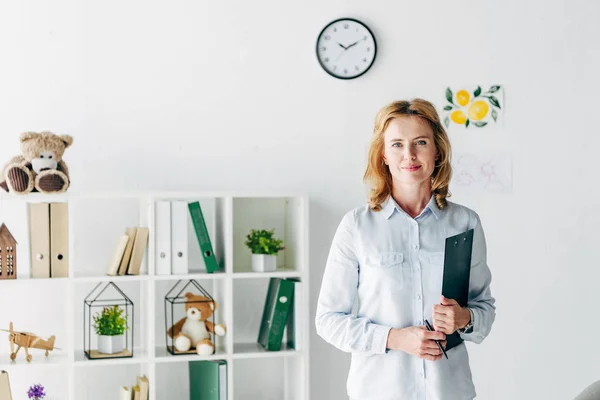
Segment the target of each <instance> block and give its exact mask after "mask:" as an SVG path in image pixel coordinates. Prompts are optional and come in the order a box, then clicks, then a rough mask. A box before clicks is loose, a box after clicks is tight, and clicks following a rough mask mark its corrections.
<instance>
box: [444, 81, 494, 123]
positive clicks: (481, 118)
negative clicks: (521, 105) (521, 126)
mask: <svg viewBox="0 0 600 400" xmlns="http://www.w3.org/2000/svg"><path fill="white" fill-rule="evenodd" d="M503 114H504V88H503V87H502V86H501V85H489V86H480V85H474V86H462V87H457V88H451V87H447V88H446V93H445V102H444V107H443V111H442V121H443V122H444V126H445V127H446V128H447V129H448V128H455V127H463V128H474V129H479V128H484V127H489V126H496V125H502V119H503Z"/></svg>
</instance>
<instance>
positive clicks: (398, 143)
mask: <svg viewBox="0 0 600 400" xmlns="http://www.w3.org/2000/svg"><path fill="white" fill-rule="evenodd" d="M400 146H401V144H400V142H396V143H392V147H400Z"/></svg>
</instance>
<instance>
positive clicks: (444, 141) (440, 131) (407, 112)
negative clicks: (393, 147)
mask: <svg viewBox="0 0 600 400" xmlns="http://www.w3.org/2000/svg"><path fill="white" fill-rule="evenodd" d="M400 117H419V118H421V119H422V120H424V121H426V122H428V123H429V126H431V129H432V130H433V139H434V143H435V147H436V149H437V151H438V153H439V158H438V159H437V161H436V164H435V168H434V170H433V173H432V174H431V190H432V192H433V193H434V194H435V201H436V203H437V205H438V207H439V208H441V209H443V208H445V207H446V206H447V202H446V198H448V197H450V192H449V191H448V186H449V184H450V178H451V177H452V166H451V165H450V160H451V156H452V149H451V148H450V140H449V139H448V134H447V133H446V130H445V129H444V127H443V125H442V123H441V121H440V117H439V116H438V113H437V111H436V109H435V107H434V106H433V104H431V103H430V102H428V101H426V100H423V99H413V100H412V101H395V102H393V103H390V104H388V105H386V106H385V107H383V108H382V109H381V110H379V112H378V113H377V116H376V117H375V128H374V129H373V138H372V139H371V146H370V148H369V159H368V163H367V170H366V171H365V175H364V177H363V180H364V181H365V182H367V183H370V184H371V186H372V187H371V190H370V193H369V206H370V208H371V210H373V211H379V210H381V205H382V204H383V203H384V202H385V201H386V200H387V198H388V197H389V196H390V195H391V194H392V175H391V173H390V170H389V168H388V166H387V165H385V163H384V162H383V145H384V132H385V130H386V129H387V127H388V125H389V124H390V121H391V120H392V119H394V118H400Z"/></svg>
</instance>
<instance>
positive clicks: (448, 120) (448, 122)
mask: <svg viewBox="0 0 600 400" xmlns="http://www.w3.org/2000/svg"><path fill="white" fill-rule="evenodd" d="M444 125H446V128H448V127H449V126H450V118H448V116H447V115H446V118H444Z"/></svg>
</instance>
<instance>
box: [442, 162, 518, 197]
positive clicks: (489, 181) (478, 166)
mask: <svg viewBox="0 0 600 400" xmlns="http://www.w3.org/2000/svg"><path fill="white" fill-rule="evenodd" d="M452 164H453V169H454V172H453V175H454V177H453V179H452V183H453V185H454V186H455V187H456V188H467V189H472V190H476V191H484V192H495V193H510V192H511V191H512V171H511V158H510V156H509V155H507V154H468V153H465V154H455V155H454V161H453V163H452Z"/></svg>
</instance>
